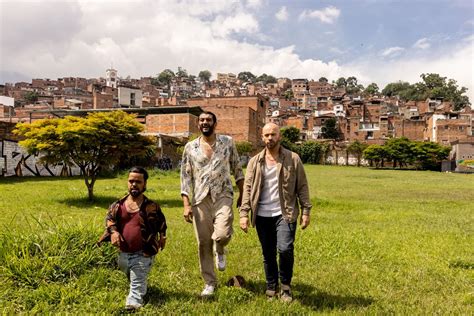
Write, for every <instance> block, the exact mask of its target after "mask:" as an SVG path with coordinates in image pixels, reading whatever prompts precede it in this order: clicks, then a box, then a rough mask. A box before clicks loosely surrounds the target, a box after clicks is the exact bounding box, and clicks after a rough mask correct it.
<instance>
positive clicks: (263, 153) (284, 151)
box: [258, 144, 288, 163]
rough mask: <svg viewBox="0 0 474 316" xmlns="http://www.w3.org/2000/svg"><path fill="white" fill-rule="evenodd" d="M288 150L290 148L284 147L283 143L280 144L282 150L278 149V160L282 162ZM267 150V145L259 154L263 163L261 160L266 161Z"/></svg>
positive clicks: (259, 159) (259, 158)
mask: <svg viewBox="0 0 474 316" xmlns="http://www.w3.org/2000/svg"><path fill="white" fill-rule="evenodd" d="M287 151H288V149H286V148H285V147H283V146H282V145H281V144H280V150H279V151H278V162H279V163H281V162H283V161H285V157H286V152H287ZM266 152H267V148H266V147H265V148H264V149H263V150H262V151H261V152H260V153H259V154H258V161H259V162H260V163H261V162H264V161H265V154H266Z"/></svg>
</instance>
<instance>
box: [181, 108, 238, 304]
mask: <svg viewBox="0 0 474 316" xmlns="http://www.w3.org/2000/svg"><path fill="white" fill-rule="evenodd" d="M216 125H217V119H216V116H215V115H214V113H212V112H203V113H201V114H200V115H199V119H198V127H199V130H200V131H201V134H202V135H201V136H200V137H198V138H197V139H195V140H193V141H191V142H189V143H187V144H186V146H185V148H184V152H183V159H182V164H181V197H182V199H183V205H184V213H183V215H184V219H185V220H186V221H187V222H189V223H194V230H195V234H196V239H197V242H198V247H199V266H200V270H201V276H202V278H203V279H204V282H205V286H204V290H203V291H202V292H201V296H202V297H207V296H210V295H213V294H214V290H215V287H216V285H217V279H216V274H215V271H214V263H213V251H214V255H215V264H216V267H217V269H218V270H219V271H223V270H225V268H226V255H225V252H226V249H225V246H226V245H227V244H228V243H229V241H230V238H231V236H232V233H233V230H232V222H233V219H234V215H233V212H232V202H233V187H232V180H231V177H230V176H231V174H233V176H234V178H235V182H236V184H237V186H238V188H239V198H238V200H237V207H239V206H240V202H241V200H242V186H243V179H244V174H243V172H242V167H241V165H240V160H239V155H238V153H237V149H236V148H235V144H234V142H233V140H232V138H231V137H229V136H225V135H220V134H219V135H217V134H216V133H215V132H214V130H215V128H216ZM191 194H192V200H191V202H190V195H191Z"/></svg>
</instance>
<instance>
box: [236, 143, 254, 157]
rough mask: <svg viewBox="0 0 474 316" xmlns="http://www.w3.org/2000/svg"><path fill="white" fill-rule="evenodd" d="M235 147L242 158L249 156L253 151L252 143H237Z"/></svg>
mask: <svg viewBox="0 0 474 316" xmlns="http://www.w3.org/2000/svg"><path fill="white" fill-rule="evenodd" d="M235 147H236V148H237V152H238V153H239V155H240V156H243V155H247V154H249V153H250V152H252V149H253V146H252V143H251V142H247V141H241V142H236V143H235Z"/></svg>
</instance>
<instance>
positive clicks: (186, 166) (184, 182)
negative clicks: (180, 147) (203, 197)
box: [181, 146, 193, 196]
mask: <svg viewBox="0 0 474 316" xmlns="http://www.w3.org/2000/svg"><path fill="white" fill-rule="evenodd" d="M187 149H188V146H185V147H184V151H183V157H182V159H181V195H186V196H189V195H190V192H191V183H192V174H193V170H192V165H191V161H190V159H189V155H188V152H187Z"/></svg>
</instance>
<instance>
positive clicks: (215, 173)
mask: <svg viewBox="0 0 474 316" xmlns="http://www.w3.org/2000/svg"><path fill="white" fill-rule="evenodd" d="M201 137H202V136H201ZM201 137H198V138H197V139H195V140H193V141H191V142H189V143H187V144H186V146H185V147H184V152H183V159H182V164H181V194H183V195H187V196H190V195H191V192H192V193H193V198H192V205H197V204H199V203H200V202H202V201H203V200H204V198H205V197H206V196H207V195H208V194H209V193H210V194H211V199H212V201H213V202H215V201H216V199H217V197H224V196H225V197H230V198H232V197H233V193H234V191H233V187H232V181H231V178H230V175H231V173H232V174H233V176H234V178H235V182H238V181H239V180H242V179H243V178H244V174H243V172H242V167H241V165H240V159H239V154H238V153H237V149H236V148H235V144H234V141H233V140H232V137H230V136H225V135H216V144H215V145H214V147H213V149H214V154H213V155H212V157H211V159H209V158H207V156H206V155H205V154H204V153H203V151H202V150H201V146H200V143H201Z"/></svg>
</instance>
